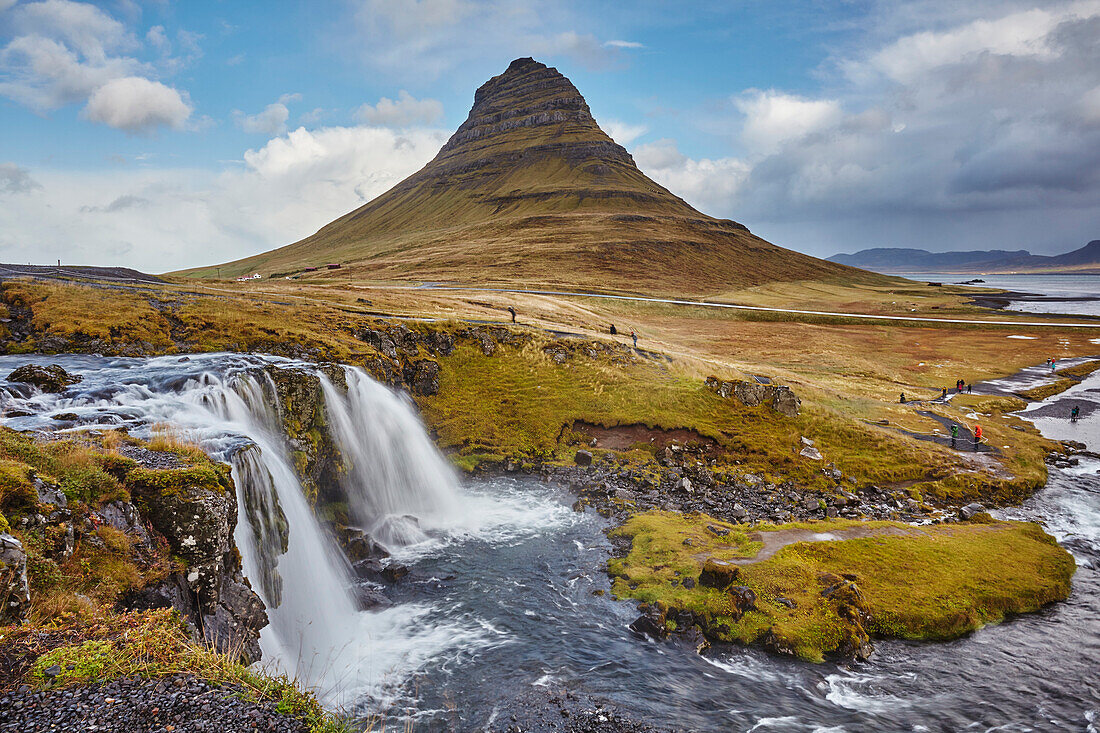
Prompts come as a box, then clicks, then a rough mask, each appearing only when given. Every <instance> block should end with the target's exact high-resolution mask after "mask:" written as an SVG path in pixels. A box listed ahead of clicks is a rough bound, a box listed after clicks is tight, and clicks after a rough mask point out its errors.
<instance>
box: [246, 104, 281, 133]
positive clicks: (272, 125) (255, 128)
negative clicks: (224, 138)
mask: <svg viewBox="0 0 1100 733" xmlns="http://www.w3.org/2000/svg"><path fill="white" fill-rule="evenodd" d="M289 118H290V110H289V109H288V108H287V106H286V105H285V104H283V103H282V102H275V103H274V104H269V105H267V106H266V107H264V108H263V111H262V112H258V113H257V114H254V115H246V114H245V113H244V112H241V111H240V110H233V121H234V122H236V123H237V127H239V128H241V129H242V130H244V131H245V132H248V133H253V134H263V135H268V136H271V135H281V134H282V133H284V132H286V121H287V119H289Z"/></svg>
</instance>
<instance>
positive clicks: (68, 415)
mask: <svg viewBox="0 0 1100 733" xmlns="http://www.w3.org/2000/svg"><path fill="white" fill-rule="evenodd" d="M50 419H51V420H57V421H58V422H72V421H73V420H79V419H80V415H77V414H76V413H75V412H55V413H54V414H52V415H50Z"/></svg>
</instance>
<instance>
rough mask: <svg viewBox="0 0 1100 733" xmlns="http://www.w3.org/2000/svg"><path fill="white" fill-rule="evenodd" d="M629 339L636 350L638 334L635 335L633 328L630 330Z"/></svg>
mask: <svg viewBox="0 0 1100 733" xmlns="http://www.w3.org/2000/svg"><path fill="white" fill-rule="evenodd" d="M630 338H632V339H634V348H635V349H636V348H638V334H637V333H635V331H634V329H633V328H632V329H630Z"/></svg>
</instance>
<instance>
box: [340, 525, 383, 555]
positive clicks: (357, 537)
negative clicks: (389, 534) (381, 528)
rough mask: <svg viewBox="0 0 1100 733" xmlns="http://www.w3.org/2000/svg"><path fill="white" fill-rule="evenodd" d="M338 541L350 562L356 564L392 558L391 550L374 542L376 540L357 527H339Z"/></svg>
mask: <svg viewBox="0 0 1100 733" xmlns="http://www.w3.org/2000/svg"><path fill="white" fill-rule="evenodd" d="M336 540H337V542H339V544H340V547H342V548H343V549H344V554H345V555H347V558H348V560H349V561H350V562H351V563H352V564H354V563H357V562H359V561H360V560H366V559H367V558H369V557H376V558H386V557H389V556H390V552H389V550H387V549H386V548H385V547H383V546H382V545H380V544H378V543H377V542H375V541H374V539H373V538H372V537H371V536H370V535H368V534H367V533H366V532H364V531H363V530H361V529H359V528H357V527H338V528H337V530H336Z"/></svg>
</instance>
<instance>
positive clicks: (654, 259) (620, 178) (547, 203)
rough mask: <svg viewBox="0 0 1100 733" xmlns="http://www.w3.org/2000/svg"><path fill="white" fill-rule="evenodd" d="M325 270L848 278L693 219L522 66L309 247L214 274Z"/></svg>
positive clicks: (665, 288)
mask: <svg viewBox="0 0 1100 733" xmlns="http://www.w3.org/2000/svg"><path fill="white" fill-rule="evenodd" d="M328 262H340V263H342V264H343V265H344V267H342V268H341V274H347V273H349V272H353V271H356V270H359V271H363V272H369V273H370V274H371V276H372V277H377V278H398V279H401V278H411V279H423V280H453V281H458V282H486V281H492V282H498V283H500V282H515V281H520V282H524V283H526V284H531V283H535V282H538V283H545V284H548V285H553V286H569V287H589V288H609V287H617V288H619V289H629V290H635V291H638V290H644V291H647V292H654V293H658V292H659V293H675V294H678V295H693V294H706V293H715V292H724V291H728V290H729V289H730V288H732V287H735V286H743V285H755V284H760V283H763V282H769V281H772V280H811V279H818V278H841V277H846V276H851V275H852V273H853V271H852V270H849V269H847V268H844V267H841V266H839V265H833V264H831V263H826V262H822V261H821V260H816V259H814V258H812V257H807V256H806V255H801V254H798V253H796V252H790V251H788V250H784V249H781V248H779V247H776V246H774V245H771V244H769V243H767V242H765V241H763V240H762V239H759V238H757V237H755V236H753V235H752V234H751V233H750V232H749V231H748V230H747V229H746V228H745V227H744V226H742V225H740V224H738V223H736V222H733V221H729V220H727V219H715V218H713V217H710V216H706V215H705V214H701V213H700V212H698V211H696V210H695V209H694V208H692V207H691V205H689V204H688V203H687V202H686V201H684V200H683V199H681V198H679V197H678V196H676V195H675V194H673V193H671V192H670V191H669V190H668V189H666V188H664V187H663V186H661V185H660V184H658V183H657V182H655V181H653V180H652V179H650V178H649V177H648V176H646V175H645V174H644V173H643V172H642V171H640V170H639V169H638V167H637V166H636V165H635V164H634V159H633V158H631V157H630V153H628V152H627V151H626V149H625V148H623V147H622V146H621V145H619V144H617V143H616V142H615V141H614V140H612V139H611V138H610V137H608V136H607V134H606V133H604V131H603V130H601V129H600V126H599V125H598V124H596V120H595V119H593V117H592V112H591V110H589V108H588V103H587V102H586V101H585V99H584V97H583V96H582V95H581V93H580V92H579V91H578V90H577V88H576V87H575V86H573V83H572V82H571V81H569V79H567V78H566V77H565V76H564V75H562V74H561V73H559V72H558V70H557V69H555V68H553V67H550V66H547V65H546V64H542V63H539V62H538V61H535V60H534V59H532V58H519V59H516V60H515V61H513V62H512V63H510V64H509V65H508V68H507V69H506V70H505V71H504V72H503V73H501V74H498V75H497V76H494V77H493V78H491V79H489V80H488V81H487V82H485V83H484V84H482V85H481V87H480V88H479V89H478V90H477V92H476V93H475V94H474V103H473V106H472V107H471V109H470V114H469V116H468V117H467V118H466V121H465V122H463V123H462V125H461V126H460V127H459V128H458V129H457V130H456V131H455V133H454V134H453V135H452V136H451V138H450V139H449V140H448V141H447V144H446V145H444V146H443V147H442V148H441V149H440V151H439V153H438V154H437V155H436V156H435V158H433V159H432V160H431V161H430V162H429V163H428V164H427V165H425V166H424V167H423V168H421V169H420V170H419V171H417V172H416V173H414V174H413V175H411V176H409V177H408V178H406V179H405V180H403V181H401V182H400V183H398V184H397V185H396V186H394V187H393V188H391V189H390V190H389V191H387V192H386V193H384V194H382V195H381V196H379V197H378V198H376V199H374V200H372V201H370V202H368V203H366V204H364V205H363V206H361V207H359V208H358V209H356V210H355V211H352V212H351V213H349V214H346V215H344V216H342V217H340V218H339V219H337V220H336V221H334V222H332V223H331V224H329V225H327V226H325V227H324V228H323V229H321V230H320V231H318V232H317V233H316V234H314V235H313V236H310V237H306V238H305V239H303V240H301V241H299V242H296V243H294V244H290V245H287V246H286V247H282V248H280V249H277V250H274V251H272V252H268V253H265V254H261V255H257V256H255V257H250V258H247V259H245V260H240V261H238V262H236V263H232V265H225V266H223V270H224V271H225V272H227V273H233V274H239V273H242V272H248V273H252V272H261V273H265V274H269V273H273V272H278V273H283V274H291V273H295V272H299V271H301V272H306V271H307V270H306V268H310V269H309V270H308V271H309V272H312V271H313V269H314V268H315V267H316V265H317V263H328ZM208 272H209V270H208ZM216 272H217V270H213V272H212V273H211V274H213V273H216ZM857 277H867V275H866V273H863V274H860V275H857Z"/></svg>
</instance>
